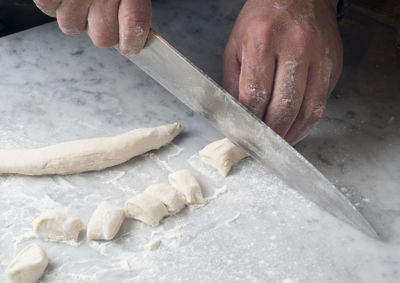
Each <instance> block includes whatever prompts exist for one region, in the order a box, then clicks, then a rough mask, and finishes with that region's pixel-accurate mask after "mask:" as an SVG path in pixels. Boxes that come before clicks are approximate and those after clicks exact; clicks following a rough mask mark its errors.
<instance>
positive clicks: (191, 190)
mask: <svg viewBox="0 0 400 283" xmlns="http://www.w3.org/2000/svg"><path fill="white" fill-rule="evenodd" d="M168 181H169V183H170V184H171V186H173V187H174V188H175V189H176V190H177V191H178V192H180V193H181V194H182V195H183V196H184V197H185V201H186V204H202V203H204V202H205V200H204V198H203V194H202V192H201V187H200V184H199V183H198V182H197V180H196V178H195V177H194V176H193V174H192V173H191V172H190V171H189V170H180V171H177V172H174V173H172V174H170V175H169V176H168Z"/></svg>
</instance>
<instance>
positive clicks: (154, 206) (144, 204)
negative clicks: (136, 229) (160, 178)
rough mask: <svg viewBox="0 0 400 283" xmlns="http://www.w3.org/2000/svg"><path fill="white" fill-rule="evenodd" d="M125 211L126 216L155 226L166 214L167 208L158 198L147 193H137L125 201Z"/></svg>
mask: <svg viewBox="0 0 400 283" xmlns="http://www.w3.org/2000/svg"><path fill="white" fill-rule="evenodd" d="M125 213H126V216H128V217H131V218H134V219H137V220H140V221H142V222H144V223H146V224H148V225H151V226H157V225H158V224H159V223H160V221H161V219H163V218H164V217H165V216H168V209H167V208H166V206H165V205H164V204H163V203H162V202H161V201H160V200H159V199H157V198H155V197H152V196H149V195H148V194H139V195H136V196H134V197H133V198H131V199H129V200H128V201H127V202H126V203H125Z"/></svg>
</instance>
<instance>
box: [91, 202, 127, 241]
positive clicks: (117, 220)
mask: <svg viewBox="0 0 400 283" xmlns="http://www.w3.org/2000/svg"><path fill="white" fill-rule="evenodd" d="M124 219H125V212H124V210H123V209H122V208H119V207H117V206H115V205H114V204H112V203H109V202H102V203H100V204H99V206H98V207H97V208H96V209H95V211H94V212H93V214H92V216H91V217H90V220H89V224H88V226H87V238H88V240H112V239H113V238H114V237H115V235H116V234H117V233H118V231H119V228H120V227H121V225H122V222H124Z"/></svg>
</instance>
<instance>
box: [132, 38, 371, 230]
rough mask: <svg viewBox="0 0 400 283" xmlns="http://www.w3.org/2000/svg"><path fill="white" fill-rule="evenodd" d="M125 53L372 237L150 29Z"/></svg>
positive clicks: (291, 155) (329, 189)
mask: <svg viewBox="0 0 400 283" xmlns="http://www.w3.org/2000/svg"><path fill="white" fill-rule="evenodd" d="M127 58H128V59H129V60H130V61H132V62H133V63H135V64H136V65H137V66H138V67H139V68H141V69H142V70H143V71H144V72H146V73H147V74H148V75H149V76H150V77H152V78H153V79H154V80H156V81H157V82H158V83H159V84H161V85H162V86H163V87H165V88H166V89H167V90H168V91H169V92H171V93H172V94H173V95H175V96H176V97H177V98H178V99H179V100H181V101H182V102H183V103H184V104H186V105H187V106H188V107H189V108H190V109H192V110H193V111H195V112H197V113H200V114H201V115H203V116H204V117H206V118H207V119H209V120H210V121H211V122H212V123H213V124H214V125H215V126H216V127H217V128H218V129H219V130H220V131H221V132H222V133H223V134H224V135H225V136H226V137H227V138H229V139H230V140H231V141H232V142H233V143H234V144H236V145H238V146H240V147H241V148H243V149H244V150H245V151H246V152H247V153H249V154H250V155H251V156H252V157H253V158H254V159H256V160H258V161H259V162H260V163H261V164H262V165H263V166H266V167H268V168H269V169H272V170H273V171H274V172H275V173H276V174H277V175H278V177H280V178H281V179H282V180H283V181H284V182H285V183H286V184H287V185H288V186H289V187H291V188H293V189H295V190H297V191H298V192H299V193H300V194H302V195H303V196H304V197H305V198H307V199H309V200H310V201H312V202H314V203H316V204H317V205H318V206H320V207H321V208H322V209H324V210H326V211H327V212H329V213H331V214H333V215H334V216H336V217H338V218H339V219H341V220H343V221H345V222H347V223H348V224H350V225H352V226H353V227H355V228H357V229H358V230H360V231H362V232H364V233H366V234H368V235H370V236H372V237H374V238H377V237H378V235H377V233H376V232H375V230H374V229H373V227H372V226H371V225H370V224H369V223H368V221H367V220H366V219H365V218H364V217H363V216H362V215H361V214H360V213H359V212H358V210H357V209H356V208H355V207H354V206H353V205H352V203H351V202H350V201H349V200H348V199H347V198H346V197H345V196H344V195H343V194H342V193H341V192H340V191H339V190H338V189H337V188H336V187H335V186H334V185H333V184H332V183H330V182H329V181H328V180H327V179H326V178H325V177H324V176H323V175H322V173H320V172H319V171H318V170H317V169H316V168H315V167H314V166H312V165H311V164H310V163H309V162H308V161H307V160H306V159H305V158H304V157H303V156H302V155H301V154H299V153H298V152H297V151H296V150H295V149H294V148H293V147H291V146H290V145H289V144H287V143H286V142H285V141H284V140H283V139H282V138H281V137H280V136H279V135H277V134H276V133H275V132H274V131H273V130H272V129H270V128H269V127H268V126H267V125H266V124H265V123H264V122H262V121H261V120H259V119H258V118H257V117H256V116H254V115H253V114H252V113H250V112H249V111H248V110H247V109H246V108H245V107H243V106H242V105H241V104H240V103H239V102H238V101H237V100H236V99H234V98H232V96H231V95H230V94H229V93H228V92H226V91H225V90H224V89H223V88H222V87H221V86H219V85H218V84H217V83H216V82H215V81H213V80H212V79H211V78H210V77H208V76H207V75H206V74H204V73H203V72H202V71H201V70H200V69H199V68H197V67H196V66H195V65H194V64H193V63H191V62H190V61H189V60H188V59H187V58H185V57H184V56H183V55H182V54H181V53H180V52H178V51H177V50H176V49H175V48H174V47H172V46H171V45H170V44H169V43H168V42H167V41H166V40H164V39H163V38H162V37H161V36H160V35H158V34H157V33H156V32H154V31H151V32H150V34H149V37H148V39H147V43H146V45H145V47H144V49H143V50H142V51H141V52H140V54H138V55H134V56H127Z"/></svg>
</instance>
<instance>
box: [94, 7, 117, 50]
mask: <svg viewBox="0 0 400 283" xmlns="http://www.w3.org/2000/svg"><path fill="white" fill-rule="evenodd" d="M118 7H119V0H96V1H93V2H92V4H91V5H90V8H89V14H88V23H87V31H88V34H89V36H90V38H91V39H92V41H93V43H94V44H95V45H96V46H98V47H103V48H105V47H111V46H113V45H115V44H117V43H118Z"/></svg>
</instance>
